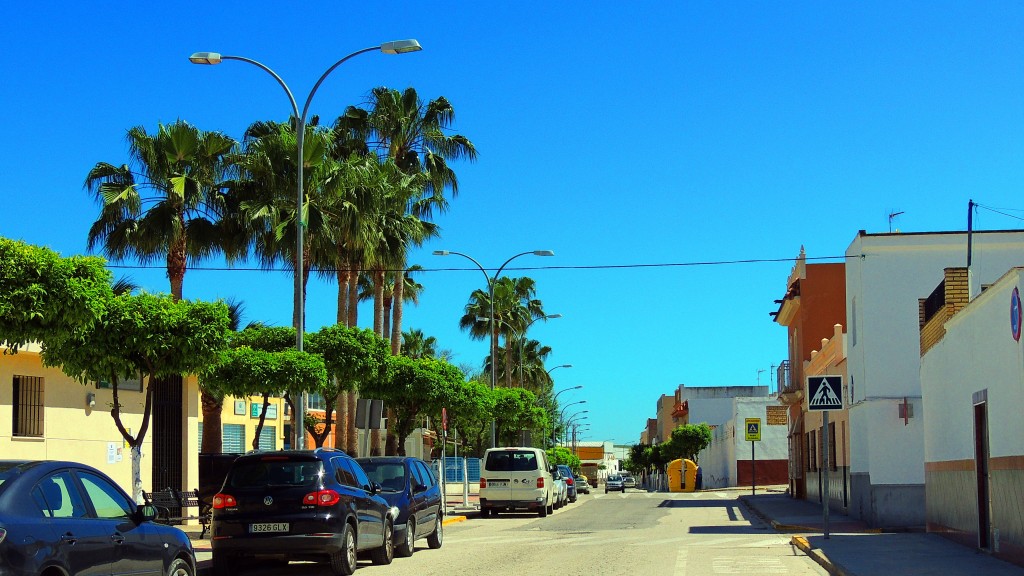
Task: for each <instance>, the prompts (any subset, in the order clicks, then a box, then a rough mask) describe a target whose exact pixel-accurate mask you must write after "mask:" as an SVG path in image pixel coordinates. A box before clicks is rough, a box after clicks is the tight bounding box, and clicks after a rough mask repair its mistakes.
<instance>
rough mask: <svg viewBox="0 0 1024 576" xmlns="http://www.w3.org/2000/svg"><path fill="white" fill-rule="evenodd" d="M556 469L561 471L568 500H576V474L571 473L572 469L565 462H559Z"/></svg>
mask: <svg viewBox="0 0 1024 576" xmlns="http://www.w3.org/2000/svg"><path fill="white" fill-rule="evenodd" d="M558 471H559V472H561V473H562V477H563V478H565V487H566V489H567V490H568V492H569V502H575V501H576V475H575V474H573V473H572V469H571V468H569V466H567V465H566V464H559V465H558Z"/></svg>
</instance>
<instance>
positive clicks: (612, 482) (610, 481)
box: [604, 474, 626, 494]
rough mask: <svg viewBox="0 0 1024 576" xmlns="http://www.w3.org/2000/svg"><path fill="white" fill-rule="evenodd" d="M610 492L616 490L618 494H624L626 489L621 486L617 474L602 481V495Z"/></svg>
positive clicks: (610, 475)
mask: <svg viewBox="0 0 1024 576" xmlns="http://www.w3.org/2000/svg"><path fill="white" fill-rule="evenodd" d="M612 490H618V491H619V492H623V493H625V492H626V487H625V486H623V484H622V476H619V475H618V474H609V475H608V477H607V478H605V479H604V493H605V494H607V493H608V492H610V491H612Z"/></svg>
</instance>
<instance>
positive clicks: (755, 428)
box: [743, 418, 761, 496]
mask: <svg viewBox="0 0 1024 576" xmlns="http://www.w3.org/2000/svg"><path fill="white" fill-rule="evenodd" d="M743 425H744V427H745V428H746V439H747V441H748V442H750V495H751V496H753V495H754V494H755V493H756V492H757V458H756V457H755V455H754V442H760V441H761V419H760V418H746V419H745V420H744V421H743Z"/></svg>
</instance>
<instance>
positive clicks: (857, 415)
mask: <svg viewBox="0 0 1024 576" xmlns="http://www.w3.org/2000/svg"><path fill="white" fill-rule="evenodd" d="M846 256H847V258H846V309H847V326H848V335H849V340H848V353H849V356H848V359H847V366H848V371H849V376H850V384H851V387H852V389H851V396H852V400H853V404H852V406H851V407H850V432H851V437H850V451H851V472H853V473H855V474H856V473H869V474H870V478H871V484H873V485H878V484H923V483H924V427H923V420H924V419H925V418H927V413H926V411H925V407H924V405H923V404H922V403H921V381H920V332H919V326H918V299H919V298H925V297H927V296H928V295H929V294H930V293H931V292H932V290H934V289H935V287H936V286H937V285H938V284H939V282H941V281H942V279H943V269H944V268H947V267H952V266H963V265H965V263H966V259H967V236H966V234H965V233H934V234H878V235H858V236H857V237H856V238H854V240H853V242H852V243H851V244H850V246H849V248H847V250H846ZM1022 261H1024V233H1020V232H977V233H975V234H974V261H973V265H972V274H974V275H975V277H976V278H977V280H978V281H980V282H981V283H991V282H993V281H995V280H996V279H997V278H999V276H1001V275H1002V273H1003V272H1005V271H1006V270H1007V269H1009V268H1010V267H1012V266H1014V265H1017V264H1020V263H1021V262H1022ZM904 397H907V398H908V400H909V401H910V402H912V403H913V404H914V416H915V417H914V418H912V419H910V421H909V423H908V425H904V421H903V420H902V419H900V418H898V406H897V405H898V403H900V402H902V400H903V398H904Z"/></svg>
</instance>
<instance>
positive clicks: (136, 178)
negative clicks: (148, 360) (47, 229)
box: [85, 120, 236, 300]
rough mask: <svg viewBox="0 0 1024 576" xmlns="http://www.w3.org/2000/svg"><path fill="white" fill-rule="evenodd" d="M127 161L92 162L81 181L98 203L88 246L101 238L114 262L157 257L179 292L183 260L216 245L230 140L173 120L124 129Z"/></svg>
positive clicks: (174, 290) (219, 247)
mask: <svg viewBox="0 0 1024 576" xmlns="http://www.w3.org/2000/svg"><path fill="white" fill-rule="evenodd" d="M127 140H128V147H129V161H128V162H129V163H128V164H122V165H121V166H115V165H113V164H108V163H106V162H99V163H97V164H96V165H95V166H94V167H93V168H92V170H90V171H89V174H88V175H87V176H86V178H85V187H86V189H87V190H88V191H89V192H90V193H92V194H93V196H94V197H95V198H96V200H97V201H98V202H99V203H100V205H101V206H102V208H101V210H100V215H99V218H97V220H96V222H94V223H93V225H92V227H91V228H90V229H89V236H88V248H89V250H92V249H94V248H95V247H97V246H101V247H102V249H103V253H104V255H106V256H107V257H108V258H110V259H111V260H113V261H115V262H121V261H124V260H137V261H139V262H141V263H143V264H146V263H149V262H152V261H154V260H156V259H158V258H161V257H163V258H164V259H165V260H166V263H167V277H168V279H169V280H170V284H171V295H172V296H173V297H174V298H175V299H177V300H180V299H181V298H182V284H183V282H184V279H185V270H186V268H187V267H188V264H189V262H194V261H196V260H200V259H203V258H206V257H209V256H211V255H212V254H214V253H216V252H218V251H221V250H222V249H223V248H224V246H223V245H222V244H221V240H222V238H223V234H222V231H221V230H220V226H221V219H222V217H223V215H224V212H225V206H226V204H225V199H224V196H223V194H222V193H221V191H220V183H221V181H222V180H223V179H224V177H225V175H226V173H227V169H228V168H227V165H226V164H225V162H224V159H225V156H226V155H227V154H228V153H229V152H230V151H231V150H232V149H233V148H234V147H235V145H236V142H235V141H234V140H233V139H231V138H229V137H228V136H226V135H224V134H222V133H220V132H203V131H201V130H199V129H197V128H195V127H194V126H192V125H191V124H189V123H188V122H184V121H182V120H178V121H176V122H174V123H172V124H168V125H164V124H160V125H159V126H158V128H157V132H156V134H148V133H147V132H146V129H145V128H143V127H142V126H136V127H134V128H132V129H130V130H128V134H127Z"/></svg>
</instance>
